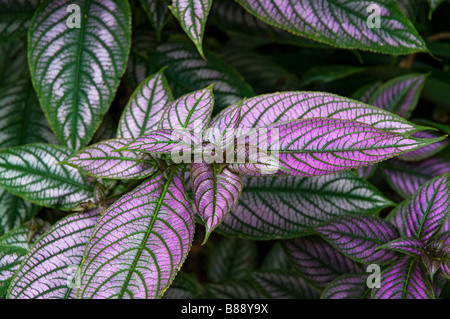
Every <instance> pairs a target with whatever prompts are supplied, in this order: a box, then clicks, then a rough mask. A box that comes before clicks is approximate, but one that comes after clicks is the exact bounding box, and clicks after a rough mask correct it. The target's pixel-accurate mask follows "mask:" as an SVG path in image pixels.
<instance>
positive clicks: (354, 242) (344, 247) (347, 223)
mask: <svg viewBox="0 0 450 319" xmlns="http://www.w3.org/2000/svg"><path fill="white" fill-rule="evenodd" d="M316 230H317V231H318V232H319V233H320V234H321V235H322V236H323V237H324V238H325V239H326V240H327V241H328V242H329V243H330V244H331V245H333V246H334V247H335V248H336V249H338V250H339V251H340V252H342V253H343V254H344V255H346V256H348V257H350V258H352V259H354V260H356V261H358V262H360V263H367V264H381V263H389V262H392V261H394V260H396V258H397V254H396V253H394V252H393V251H389V250H386V249H379V250H378V249H377V248H378V247H379V246H381V245H383V244H386V243H388V242H390V241H392V240H394V239H397V238H398V237H399V234H398V231H397V229H396V228H395V227H394V226H392V225H391V224H389V223H387V222H385V221H384V220H382V219H379V218H375V217H370V216H364V217H361V216H348V217H342V218H339V219H337V220H335V221H331V222H329V223H326V224H325V225H324V226H321V227H318V228H316Z"/></svg>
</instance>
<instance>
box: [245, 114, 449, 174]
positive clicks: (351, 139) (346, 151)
mask: <svg viewBox="0 0 450 319" xmlns="http://www.w3.org/2000/svg"><path fill="white" fill-rule="evenodd" d="M240 138H248V140H249V141H248V143H249V144H250V145H252V146H256V147H257V149H261V150H265V151H266V152H269V153H270V154H271V155H273V156H277V155H278V156H279V161H280V165H281V167H282V168H284V169H285V170H287V172H280V174H290V175H299V176H317V175H325V174H332V173H336V172H339V171H342V170H347V169H353V168H357V167H360V166H364V165H368V164H373V163H377V162H380V161H383V160H386V159H388V158H390V157H393V156H395V155H398V154H401V153H404V152H406V151H412V150H415V149H417V148H420V147H422V146H426V145H428V144H430V143H433V142H438V141H440V140H442V138H443V137H441V138H437V139H426V140H421V139H417V138H414V137H411V136H409V135H402V134H398V133H390V132H385V131H383V130H379V129H377V128H374V127H373V126H371V125H367V124H364V123H360V122H356V121H348V120H338V119H330V118H312V119H304V120H294V121H289V122H285V123H278V124H274V125H269V126H267V127H263V128H259V129H257V130H256V131H254V132H251V133H248V134H245V135H243V136H239V137H238V141H239V139H240Z"/></svg>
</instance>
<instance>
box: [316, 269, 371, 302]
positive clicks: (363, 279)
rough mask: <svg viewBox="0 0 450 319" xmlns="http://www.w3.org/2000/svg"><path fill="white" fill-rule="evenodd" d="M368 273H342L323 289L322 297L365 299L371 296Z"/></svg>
mask: <svg viewBox="0 0 450 319" xmlns="http://www.w3.org/2000/svg"><path fill="white" fill-rule="evenodd" d="M369 292H370V289H369V288H368V287H367V274H349V275H342V276H339V277H338V278H336V279H335V280H333V281H332V282H330V283H329V284H328V285H327V286H326V287H325V289H324V290H323V291H322V295H321V296H320V298H321V299H365V298H368V297H369V296H370V294H369Z"/></svg>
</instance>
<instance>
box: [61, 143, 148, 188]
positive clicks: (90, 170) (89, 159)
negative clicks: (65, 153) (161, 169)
mask: <svg viewBox="0 0 450 319" xmlns="http://www.w3.org/2000/svg"><path fill="white" fill-rule="evenodd" d="M130 141H131V140H130V139H125V138H122V139H112V140H106V141H102V142H99V143H96V144H93V145H90V146H88V147H86V148H84V149H82V150H80V151H78V152H76V153H74V154H72V155H71V156H70V157H68V158H66V159H65V160H64V162H63V163H67V164H68V165H70V166H72V167H75V168H77V169H80V170H81V171H82V172H83V173H85V174H89V175H92V176H96V177H102V178H110V179H124V178H144V177H146V176H149V175H150V174H152V173H154V172H155V171H156V169H157V168H156V164H155V162H154V160H152V159H151V158H150V157H149V155H147V154H142V153H139V152H135V151H127V150H124V151H117V150H118V149H120V148H123V147H124V146H125V145H127V144H128V143H130Z"/></svg>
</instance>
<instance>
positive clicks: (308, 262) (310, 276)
mask: <svg viewBox="0 0 450 319" xmlns="http://www.w3.org/2000/svg"><path fill="white" fill-rule="evenodd" d="M283 244H284V247H285V249H286V252H287V253H288V255H289V256H290V258H291V260H292V261H293V263H294V265H295V267H296V269H297V270H298V271H299V272H300V274H301V275H302V277H303V278H304V279H305V280H307V281H308V282H310V283H311V284H313V285H314V286H315V287H317V288H320V289H323V288H325V287H326V286H327V285H328V284H329V283H330V282H331V281H333V280H335V279H336V278H337V277H339V276H341V275H343V274H347V273H358V272H362V266H361V265H360V264H358V263H356V262H354V261H353V260H351V259H349V258H348V257H346V256H345V255H343V254H341V253H340V252H339V251H337V250H336V249H334V248H333V247H332V246H331V245H330V244H328V243H327V242H326V241H324V240H323V239H321V238H320V237H316V236H309V237H303V238H296V239H292V240H288V241H285V242H284V243H283Z"/></svg>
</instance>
